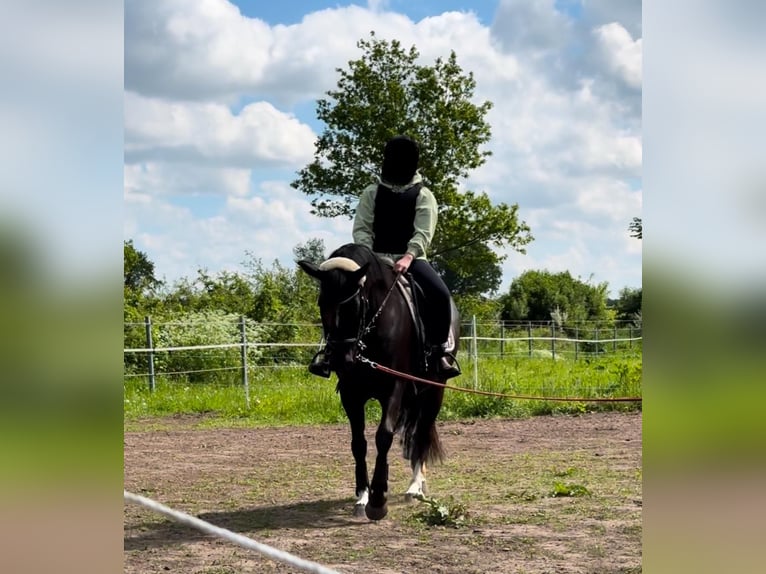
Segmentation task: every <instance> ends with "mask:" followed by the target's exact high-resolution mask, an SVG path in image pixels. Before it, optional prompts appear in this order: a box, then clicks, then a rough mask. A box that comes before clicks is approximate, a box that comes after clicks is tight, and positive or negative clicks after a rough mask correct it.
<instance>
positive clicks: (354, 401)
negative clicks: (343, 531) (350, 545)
mask: <svg viewBox="0 0 766 574" xmlns="http://www.w3.org/2000/svg"><path fill="white" fill-rule="evenodd" d="M364 402H365V401H364V399H361V398H359V397H354V396H348V395H347V394H344V393H341V403H342V404H343V408H344V410H345V411H346V415H347V416H348V420H349V423H351V454H353V455H354V479H355V480H354V483H355V494H356V503H355V504H354V516H364V515H365V510H364V509H365V507H366V506H367V502H368V500H369V495H370V483H369V479H368V477H367V440H366V439H365V438H364Z"/></svg>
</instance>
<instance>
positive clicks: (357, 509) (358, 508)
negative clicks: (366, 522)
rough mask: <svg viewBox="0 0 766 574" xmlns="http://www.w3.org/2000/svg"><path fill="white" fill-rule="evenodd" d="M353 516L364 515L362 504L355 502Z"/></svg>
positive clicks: (360, 516) (359, 516)
mask: <svg viewBox="0 0 766 574" xmlns="http://www.w3.org/2000/svg"><path fill="white" fill-rule="evenodd" d="M354 516H355V517H356V518H364V516H365V508H364V504H355V505H354Z"/></svg>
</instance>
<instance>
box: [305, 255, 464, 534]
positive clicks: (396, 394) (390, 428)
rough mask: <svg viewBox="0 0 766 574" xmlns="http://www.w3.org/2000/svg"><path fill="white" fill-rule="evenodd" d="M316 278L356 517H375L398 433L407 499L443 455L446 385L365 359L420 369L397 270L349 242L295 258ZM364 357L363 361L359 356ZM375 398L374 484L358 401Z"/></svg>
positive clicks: (383, 509) (380, 512)
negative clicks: (314, 257)
mask: <svg viewBox="0 0 766 574" xmlns="http://www.w3.org/2000/svg"><path fill="white" fill-rule="evenodd" d="M298 265H299V266H300V267H301V269H303V270H304V271H305V272H306V273H308V274H309V275H311V276H312V277H314V278H316V279H318V280H319V282H320V288H319V310H320V314H321V317H322V326H323V328H324V332H325V339H326V343H327V350H326V354H327V358H328V360H329V362H330V368H331V369H332V370H334V371H335V372H336V373H337V375H338V386H337V390H338V392H339V393H340V398H341V403H342V404H343V408H344V409H345V411H346V414H347V415H348V419H349V422H350V423H351V452H352V453H353V455H354V461H355V463H356V465H355V475H356V496H357V501H356V505H355V507H354V514H355V515H357V516H361V515H362V512H364V513H365V514H366V515H367V517H368V518H369V519H371V520H380V519H382V518H383V517H384V516H385V515H386V513H387V512H388V508H387V498H388V496H387V492H388V451H389V449H390V448H391V444H392V442H393V438H394V434H397V433H398V434H399V436H400V438H401V443H402V452H403V455H404V457H405V458H406V459H408V460H409V461H410V464H411V467H412V482H411V483H410V486H409V488H408V489H407V492H406V498H408V499H410V498H412V497H414V496H418V495H423V494H424V493H425V470H426V464H427V463H431V462H433V461H439V460H441V459H443V457H444V451H443V449H442V444H441V442H440V440H439V434H438V432H437V429H436V424H435V421H436V417H437V415H438V414H439V409H440V408H441V405H442V399H443V396H444V388H443V387H438V386H434V385H427V384H424V383H417V382H413V381H411V380H408V379H405V378H399V377H396V376H392V375H390V374H385V373H383V372H381V371H379V370H375V369H373V368H372V366H371V364H370V363H369V362H368V361H374V362H375V363H378V364H380V365H383V366H385V367H389V368H391V369H395V370H396V371H399V372H402V373H409V374H413V375H419V376H421V377H422V376H424V375H427V374H428V375H429V376H428V378H429V379H430V380H434V381H437V382H442V383H443V382H444V380H439V379H436V378H435V377H434V375H433V374H431V373H430V372H429V373H426V372H425V371H424V369H423V366H424V362H423V354H422V349H423V347H422V346H421V345H420V342H419V340H418V335H417V333H418V331H417V329H416V325H415V323H414V322H413V319H412V316H411V313H410V310H409V307H408V304H407V301H406V299H405V297H404V296H403V294H402V293H401V292H400V290H399V289H398V288H394V287H393V284H394V281H395V274H394V272H393V270H392V268H391V267H390V266H388V265H386V264H385V263H384V262H383V261H381V260H380V259H379V258H378V257H377V256H376V255H375V254H374V253H373V252H372V251H370V250H369V249H368V248H366V247H364V246H362V245H357V244H347V245H344V246H342V247H340V248H338V249H336V250H335V251H334V252H333V253H332V254H331V255H330V258H329V259H328V260H327V261H325V262H324V263H322V264H321V265H315V264H313V263H311V262H309V261H299V262H298ZM458 321H459V319H458V315H457V310H456V309H455V308H454V304H453V317H452V322H453V332H454V333H455V339H456V340H455V341H454V348H455V349H456V348H457V343H458V341H457V328H456V326H457V325H458V324H459V323H458ZM365 359H366V360H365ZM370 399H376V400H377V401H378V402H379V403H380V406H381V409H382V416H381V420H380V423H379V425H378V429H377V431H376V433H375V446H376V449H377V457H376V458H375V469H374V471H373V474H372V482H370V481H369V478H368V474H367V462H366V455H367V441H366V439H365V434H364V424H365V420H364V406H365V404H366V403H367V401H369V400H370Z"/></svg>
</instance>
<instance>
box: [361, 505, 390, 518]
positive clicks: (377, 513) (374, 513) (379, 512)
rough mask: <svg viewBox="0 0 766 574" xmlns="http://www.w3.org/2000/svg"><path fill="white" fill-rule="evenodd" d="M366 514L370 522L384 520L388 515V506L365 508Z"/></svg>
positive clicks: (368, 506)
mask: <svg viewBox="0 0 766 574" xmlns="http://www.w3.org/2000/svg"><path fill="white" fill-rule="evenodd" d="M364 513H365V514H366V515H367V518H369V519H370V520H383V519H384V518H385V517H386V514H388V504H383V506H378V507H376V506H370V505H369V504H368V505H367V506H365V507H364Z"/></svg>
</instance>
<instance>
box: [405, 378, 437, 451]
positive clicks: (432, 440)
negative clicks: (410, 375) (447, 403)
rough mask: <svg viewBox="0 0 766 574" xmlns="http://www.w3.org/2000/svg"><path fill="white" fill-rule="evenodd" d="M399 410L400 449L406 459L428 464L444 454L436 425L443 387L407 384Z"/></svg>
mask: <svg viewBox="0 0 766 574" xmlns="http://www.w3.org/2000/svg"><path fill="white" fill-rule="evenodd" d="M407 395H408V396H407V398H406V400H405V404H404V408H403V409H402V413H401V425H400V436H401V442H402V453H403V455H404V458H406V459H407V460H410V461H413V462H416V461H420V462H425V463H427V464H432V463H435V462H442V461H443V460H444V458H445V456H446V455H445V452H444V447H443V446H442V443H441V439H440V438H439V431H438V430H437V428H436V416H437V415H438V414H439V409H440V408H441V404H442V399H443V396H444V389H441V388H434V387H428V388H422V387H418V388H417V389H415V387H413V386H411V385H410V387H409V389H408V392H407Z"/></svg>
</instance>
